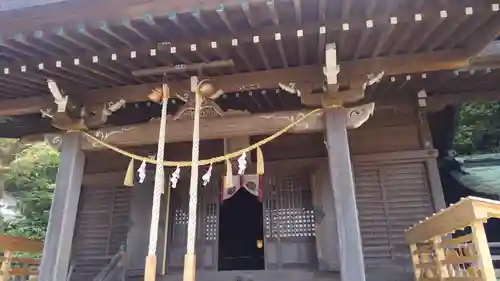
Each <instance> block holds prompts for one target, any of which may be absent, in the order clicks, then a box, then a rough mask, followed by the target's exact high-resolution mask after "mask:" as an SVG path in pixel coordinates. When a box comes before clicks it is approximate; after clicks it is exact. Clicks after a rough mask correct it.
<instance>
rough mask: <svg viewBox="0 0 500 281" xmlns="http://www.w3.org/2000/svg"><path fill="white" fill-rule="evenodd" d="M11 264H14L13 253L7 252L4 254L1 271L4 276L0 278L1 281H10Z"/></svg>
mask: <svg viewBox="0 0 500 281" xmlns="http://www.w3.org/2000/svg"><path fill="white" fill-rule="evenodd" d="M11 262H12V251H11V250H5V252H4V253H3V261H2V269H1V271H2V272H1V274H2V276H0V281H9V280H10V269H11V268H10V266H11Z"/></svg>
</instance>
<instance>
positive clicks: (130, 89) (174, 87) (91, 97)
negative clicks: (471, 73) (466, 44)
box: [0, 50, 468, 116]
mask: <svg viewBox="0 0 500 281" xmlns="http://www.w3.org/2000/svg"><path fill="white" fill-rule="evenodd" d="M467 66H468V60H467V58H466V57H465V56H464V55H463V53H462V52H461V51H460V50H447V51H437V52H431V53H425V54H415V55H400V56H392V57H384V58H375V59H362V60H355V61H347V62H340V73H339V83H340V84H341V85H349V86H351V87H360V86H361V85H362V84H363V83H364V82H365V81H366V75H367V74H370V73H377V72H380V71H384V72H385V73H386V75H397V74H402V73H418V72H429V71H436V70H442V69H456V68H464V67H467ZM212 80H213V82H214V84H216V85H217V86H218V87H220V88H222V89H223V90H224V91H225V92H228V93H230V92H238V91H242V90H245V89H247V90H249V89H254V88H257V89H259V88H261V89H262V88H276V87H277V84H278V82H282V83H285V84H286V83H288V82H293V83H296V84H297V86H298V87H299V88H301V87H305V89H307V90H312V87H313V86H321V85H322V83H323V80H324V75H323V72H322V66H303V67H295V68H287V69H278V70H268V71H259V72H251V73H239V74H233V75H226V76H219V77H213V78H212ZM155 89H160V84H141V85H137V86H124V87H116V88H104V89H98V90H92V91H89V92H86V93H84V94H83V95H82V98H83V99H84V100H85V101H86V102H88V103H100V102H108V101H115V100H118V99H120V98H124V99H125V100H127V102H139V101H145V100H147V96H148V94H149V93H151V92H152V91H154V90H155ZM170 89H171V92H174V93H175V92H178V93H184V92H186V91H189V89H190V84H189V80H188V79H184V80H176V81H171V82H170ZM305 94H307V93H305ZM320 96H321V95H317V97H320ZM51 102H52V100H51V97H49V96H47V97H46V98H41V97H40V98H36V99H35V98H29V99H18V100H17V99H16V100H11V101H9V102H8V103H5V104H4V103H1V104H0V116H13V115H22V114H28V113H36V112H38V111H40V109H43V108H47V107H48V106H50V105H51ZM308 105H316V106H320V105H321V100H318V101H316V102H315V103H314V102H313V104H308Z"/></svg>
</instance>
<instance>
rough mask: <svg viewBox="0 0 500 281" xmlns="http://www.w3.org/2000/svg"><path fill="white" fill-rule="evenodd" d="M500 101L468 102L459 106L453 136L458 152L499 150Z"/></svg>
mask: <svg viewBox="0 0 500 281" xmlns="http://www.w3.org/2000/svg"><path fill="white" fill-rule="evenodd" d="M499 143H500V102H490V103H468V104H464V105H462V106H461V107H460V114H459V120H458V125H457V128H456V133H455V137H454V149H455V150H456V151H457V153H458V154H461V155H464V154H473V153H496V152H500V147H499Z"/></svg>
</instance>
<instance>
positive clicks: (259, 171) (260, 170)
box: [257, 147, 264, 175]
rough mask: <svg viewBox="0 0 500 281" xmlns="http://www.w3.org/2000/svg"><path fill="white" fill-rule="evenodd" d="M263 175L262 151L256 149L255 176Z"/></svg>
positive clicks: (258, 148)
mask: <svg viewBox="0 0 500 281" xmlns="http://www.w3.org/2000/svg"><path fill="white" fill-rule="evenodd" d="M263 174H264V154H263V153H262V149H261V148H260V147H257V175H263Z"/></svg>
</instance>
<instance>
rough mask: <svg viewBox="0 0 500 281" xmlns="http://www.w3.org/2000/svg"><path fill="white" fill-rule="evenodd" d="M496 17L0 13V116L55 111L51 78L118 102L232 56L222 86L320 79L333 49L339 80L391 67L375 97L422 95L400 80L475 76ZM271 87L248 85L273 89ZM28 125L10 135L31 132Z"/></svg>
mask: <svg viewBox="0 0 500 281" xmlns="http://www.w3.org/2000/svg"><path fill="white" fill-rule="evenodd" d="M110 7H113V8H110ZM498 11H499V5H498V4H496V3H495V2H494V1H490V0H474V1H472V0H455V1H435V0H419V1H415V0H391V1H388V0H369V1H367V0H343V1H328V0H307V1H306V0H302V1H301V0H275V1H270V0H268V1H264V0H248V1H246V2H241V1H236V0H218V1H212V0H207V1H202V2H200V1H195V0H184V1H156V0H153V1H132V0H120V1H118V0H101V1H95V0H86V1H83V0H67V1H62V2H59V3H54V4H49V5H45V6H37V7H32V8H26V9H21V10H13V11H4V12H1V11H0V36H1V40H0V116H1V115H3V116H6V115H25V116H24V117H21V116H19V117H16V118H15V119H13V120H12V122H14V121H16V122H17V121H18V120H21V119H26V120H24V121H22V122H21V121H19V122H21V123H22V124H27V123H25V122H28V123H30V124H34V123H31V122H34V121H32V120H35V119H36V115H39V114H37V112H38V111H39V109H40V108H43V107H45V106H47V105H50V102H51V96H50V94H49V91H48V89H47V85H46V82H45V79H47V78H53V79H55V80H57V82H58V83H59V84H60V85H61V87H62V88H63V89H65V90H66V91H68V92H69V93H70V94H74V95H78V96H80V97H82V98H83V99H91V98H92V99H94V98H96V97H100V99H107V97H108V93H110V97H109V98H110V99H111V97H116V96H118V94H119V93H123V92H124V91H125V89H128V88H124V87H127V86H130V85H146V84H149V83H155V82H159V81H160V77H134V76H133V75H132V71H134V70H139V69H144V68H150V67H155V66H161V65H176V64H190V63H196V62H208V61H213V60H220V59H232V60H233V61H234V62H235V67H234V68H225V69H220V70H218V71H209V72H207V73H205V74H207V75H210V76H220V77H223V78H222V79H221V80H224V79H226V75H232V76H227V79H235V76H234V75H235V74H237V75H239V73H251V72H255V73H262V74H263V75H262V76H261V77H267V79H268V80H269V81H270V80H273V82H277V79H273V77H277V76H278V75H281V76H282V77H283V76H287V74H286V73H284V72H279V71H281V70H282V69H288V68H291V69H302V70H304V69H305V68H304V67H305V66H312V67H315V68H317V69H318V70H320V69H321V66H322V65H324V60H325V58H324V54H325V44H326V43H329V42H336V43H337V46H338V55H339V58H340V60H341V64H340V65H341V72H340V77H341V79H340V80H341V83H347V84H348V83H349V81H350V80H351V79H352V77H355V76H357V77H364V76H365V75H366V74H368V73H371V72H375V71H379V70H384V71H386V74H387V75H388V76H387V77H386V78H385V80H384V81H385V82H384V83H381V84H380V85H377V87H376V89H377V90H376V91H377V92H384V91H389V89H396V88H391V87H397V86H396V85H397V83H399V82H400V81H401V83H403V84H401V85H400V86H402V87H405V89H400V90H406V89H408V90H409V89H411V88H409V87H414V88H420V86H424V84H425V83H427V82H422V83H424V84H421V85H420V86H416V84H415V85H414V83H416V82H415V81H417V80H418V79H414V80H413V81H409V82H408V81H407V82H404V81H406V80H404V81H403V80H401V78H400V77H399V76H398V75H402V77H406V75H407V74H411V75H412V76H411V77H413V78H415V77H420V76H421V75H422V73H424V72H425V73H429V72H431V71H438V70H441V69H452V70H453V69H456V68H460V67H467V66H468V60H467V59H468V58H469V57H470V56H472V55H474V54H475V53H477V52H479V51H480V50H481V49H482V48H483V47H484V46H485V45H487V44H488V43H489V42H491V40H492V39H494V38H495V37H496V36H497V35H498V33H499V32H500V15H499V14H498ZM34 27H36V30H35V28H34ZM262 71H268V72H262ZM297 73H299V72H296V76H298V77H300V76H301V75H300V73H299V74H297ZM318 73H320V72H318ZM264 74H265V75H264ZM447 75H448V74H447ZM431 76H433V77H431ZM391 77H395V78H391ZM169 78H170V79H172V80H177V81H178V80H180V79H181V80H182V79H185V78H187V74H183V75H179V74H177V75H171V76H170V77H169ZM247 78H248V77H247V76H241V77H240V79H241V81H246V80H245V79H247ZM255 79H256V78H255V77H254V78H253V80H252V81H255ZM321 79H323V78H321ZM391 79H396V80H395V81H392V82H391ZM405 79H406V78H405ZM434 79H435V78H434V75H431V74H429V81H434ZM250 80H251V79H250ZM316 80H317V79H316ZM269 81H268V82H267V83H259V84H258V85H257V86H255V85H252V84H251V83H249V85H240V86H241V87H240V88H242V89H241V90H245V89H247V88H246V87H249V88H255V89H260V88H270V86H271V85H270V83H269ZM394 82H396V83H394ZM419 83H420V82H419ZM429 83H430V82H429ZM411 85H413V86H411ZM468 85H470V84H468ZM186 86H187V84H186ZM120 89H122V90H120ZM384 89H385V90H384ZM232 90H234V92H236V90H237V89H235V88H232ZM120 91H121V92H120ZM371 91H372V92H374V91H375V90H371ZM391 91H393V90H391ZM112 93H115V96H113V95H112ZM142 94H144V93H142ZM377 95H383V94H377ZM136 96H137V95H136ZM242 96H245V95H244V94H242ZM98 99H99V98H98ZM143 100H144V99H142V100H141V99H138V98H137V97H136V98H135V99H132V102H142V101H143ZM105 101H108V100H105ZM242 101H244V100H243V99H242V100H241V101H240V102H242ZM244 103H245V106H247V107H252V104H251V102H250V101H248V100H245V102H244ZM234 106H237V105H234ZM42 122H43V121H42ZM7 124H8V123H7ZM44 124H45V123H44ZM44 126H45V125H42V124H40V128H42V129H44V130H45V129H46V128H45V127H44ZM29 127H30V128H31V130H32V129H34V128H33V127H32V126H29ZM20 128H23V129H22V130H20V131H18V133H15V134H9V133H5V134H3V135H16V136H17V135H23V134H26V133H27V131H26V128H25V127H23V126H21V127H20ZM31 130H30V132H32V131H31ZM0 131H3V130H2V129H1V127H0Z"/></svg>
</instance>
